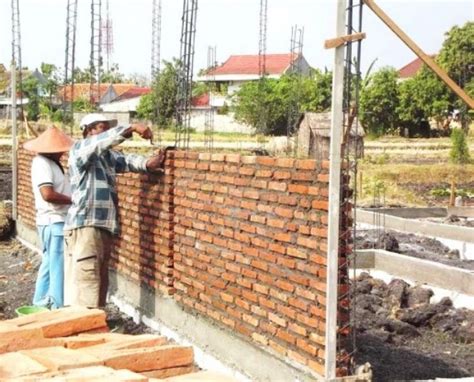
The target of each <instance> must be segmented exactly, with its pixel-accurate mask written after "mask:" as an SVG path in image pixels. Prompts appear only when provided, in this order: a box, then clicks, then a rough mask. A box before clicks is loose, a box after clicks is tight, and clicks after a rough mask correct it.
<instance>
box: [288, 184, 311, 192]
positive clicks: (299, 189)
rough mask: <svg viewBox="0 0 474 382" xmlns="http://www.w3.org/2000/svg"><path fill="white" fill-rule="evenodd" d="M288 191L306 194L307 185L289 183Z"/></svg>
mask: <svg viewBox="0 0 474 382" xmlns="http://www.w3.org/2000/svg"><path fill="white" fill-rule="evenodd" d="M288 191H289V192H293V193H296V194H307V193H308V186H304V185H302V184H289V185H288Z"/></svg>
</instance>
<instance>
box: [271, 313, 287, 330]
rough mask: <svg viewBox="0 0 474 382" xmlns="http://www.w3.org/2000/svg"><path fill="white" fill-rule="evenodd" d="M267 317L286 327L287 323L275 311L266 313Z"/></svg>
mask: <svg viewBox="0 0 474 382" xmlns="http://www.w3.org/2000/svg"><path fill="white" fill-rule="evenodd" d="M268 319H269V320H270V321H272V322H274V323H275V324H277V325H279V326H282V327H284V328H286V326H287V325H288V322H287V321H286V320H285V319H284V318H281V317H280V316H277V315H276V314H275V313H272V312H270V313H268Z"/></svg>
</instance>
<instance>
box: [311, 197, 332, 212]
mask: <svg viewBox="0 0 474 382" xmlns="http://www.w3.org/2000/svg"><path fill="white" fill-rule="evenodd" d="M312 207H313V208H314V209H316V210H324V211H327V210H328V209H329V203H328V202H327V201H325V200H313V202H312Z"/></svg>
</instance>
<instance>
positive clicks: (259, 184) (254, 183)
mask: <svg viewBox="0 0 474 382" xmlns="http://www.w3.org/2000/svg"><path fill="white" fill-rule="evenodd" d="M250 186H251V187H255V188H262V189H266V188H267V186H268V182H267V181H266V180H259V179H252V180H251V181H250Z"/></svg>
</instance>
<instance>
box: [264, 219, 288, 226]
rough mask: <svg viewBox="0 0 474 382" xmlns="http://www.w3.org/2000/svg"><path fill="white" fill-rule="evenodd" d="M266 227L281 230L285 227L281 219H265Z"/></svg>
mask: <svg viewBox="0 0 474 382" xmlns="http://www.w3.org/2000/svg"><path fill="white" fill-rule="evenodd" d="M267 225H268V226H269V227H273V228H283V227H284V226H285V221H284V220H281V219H271V218H268V219H267Z"/></svg>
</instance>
